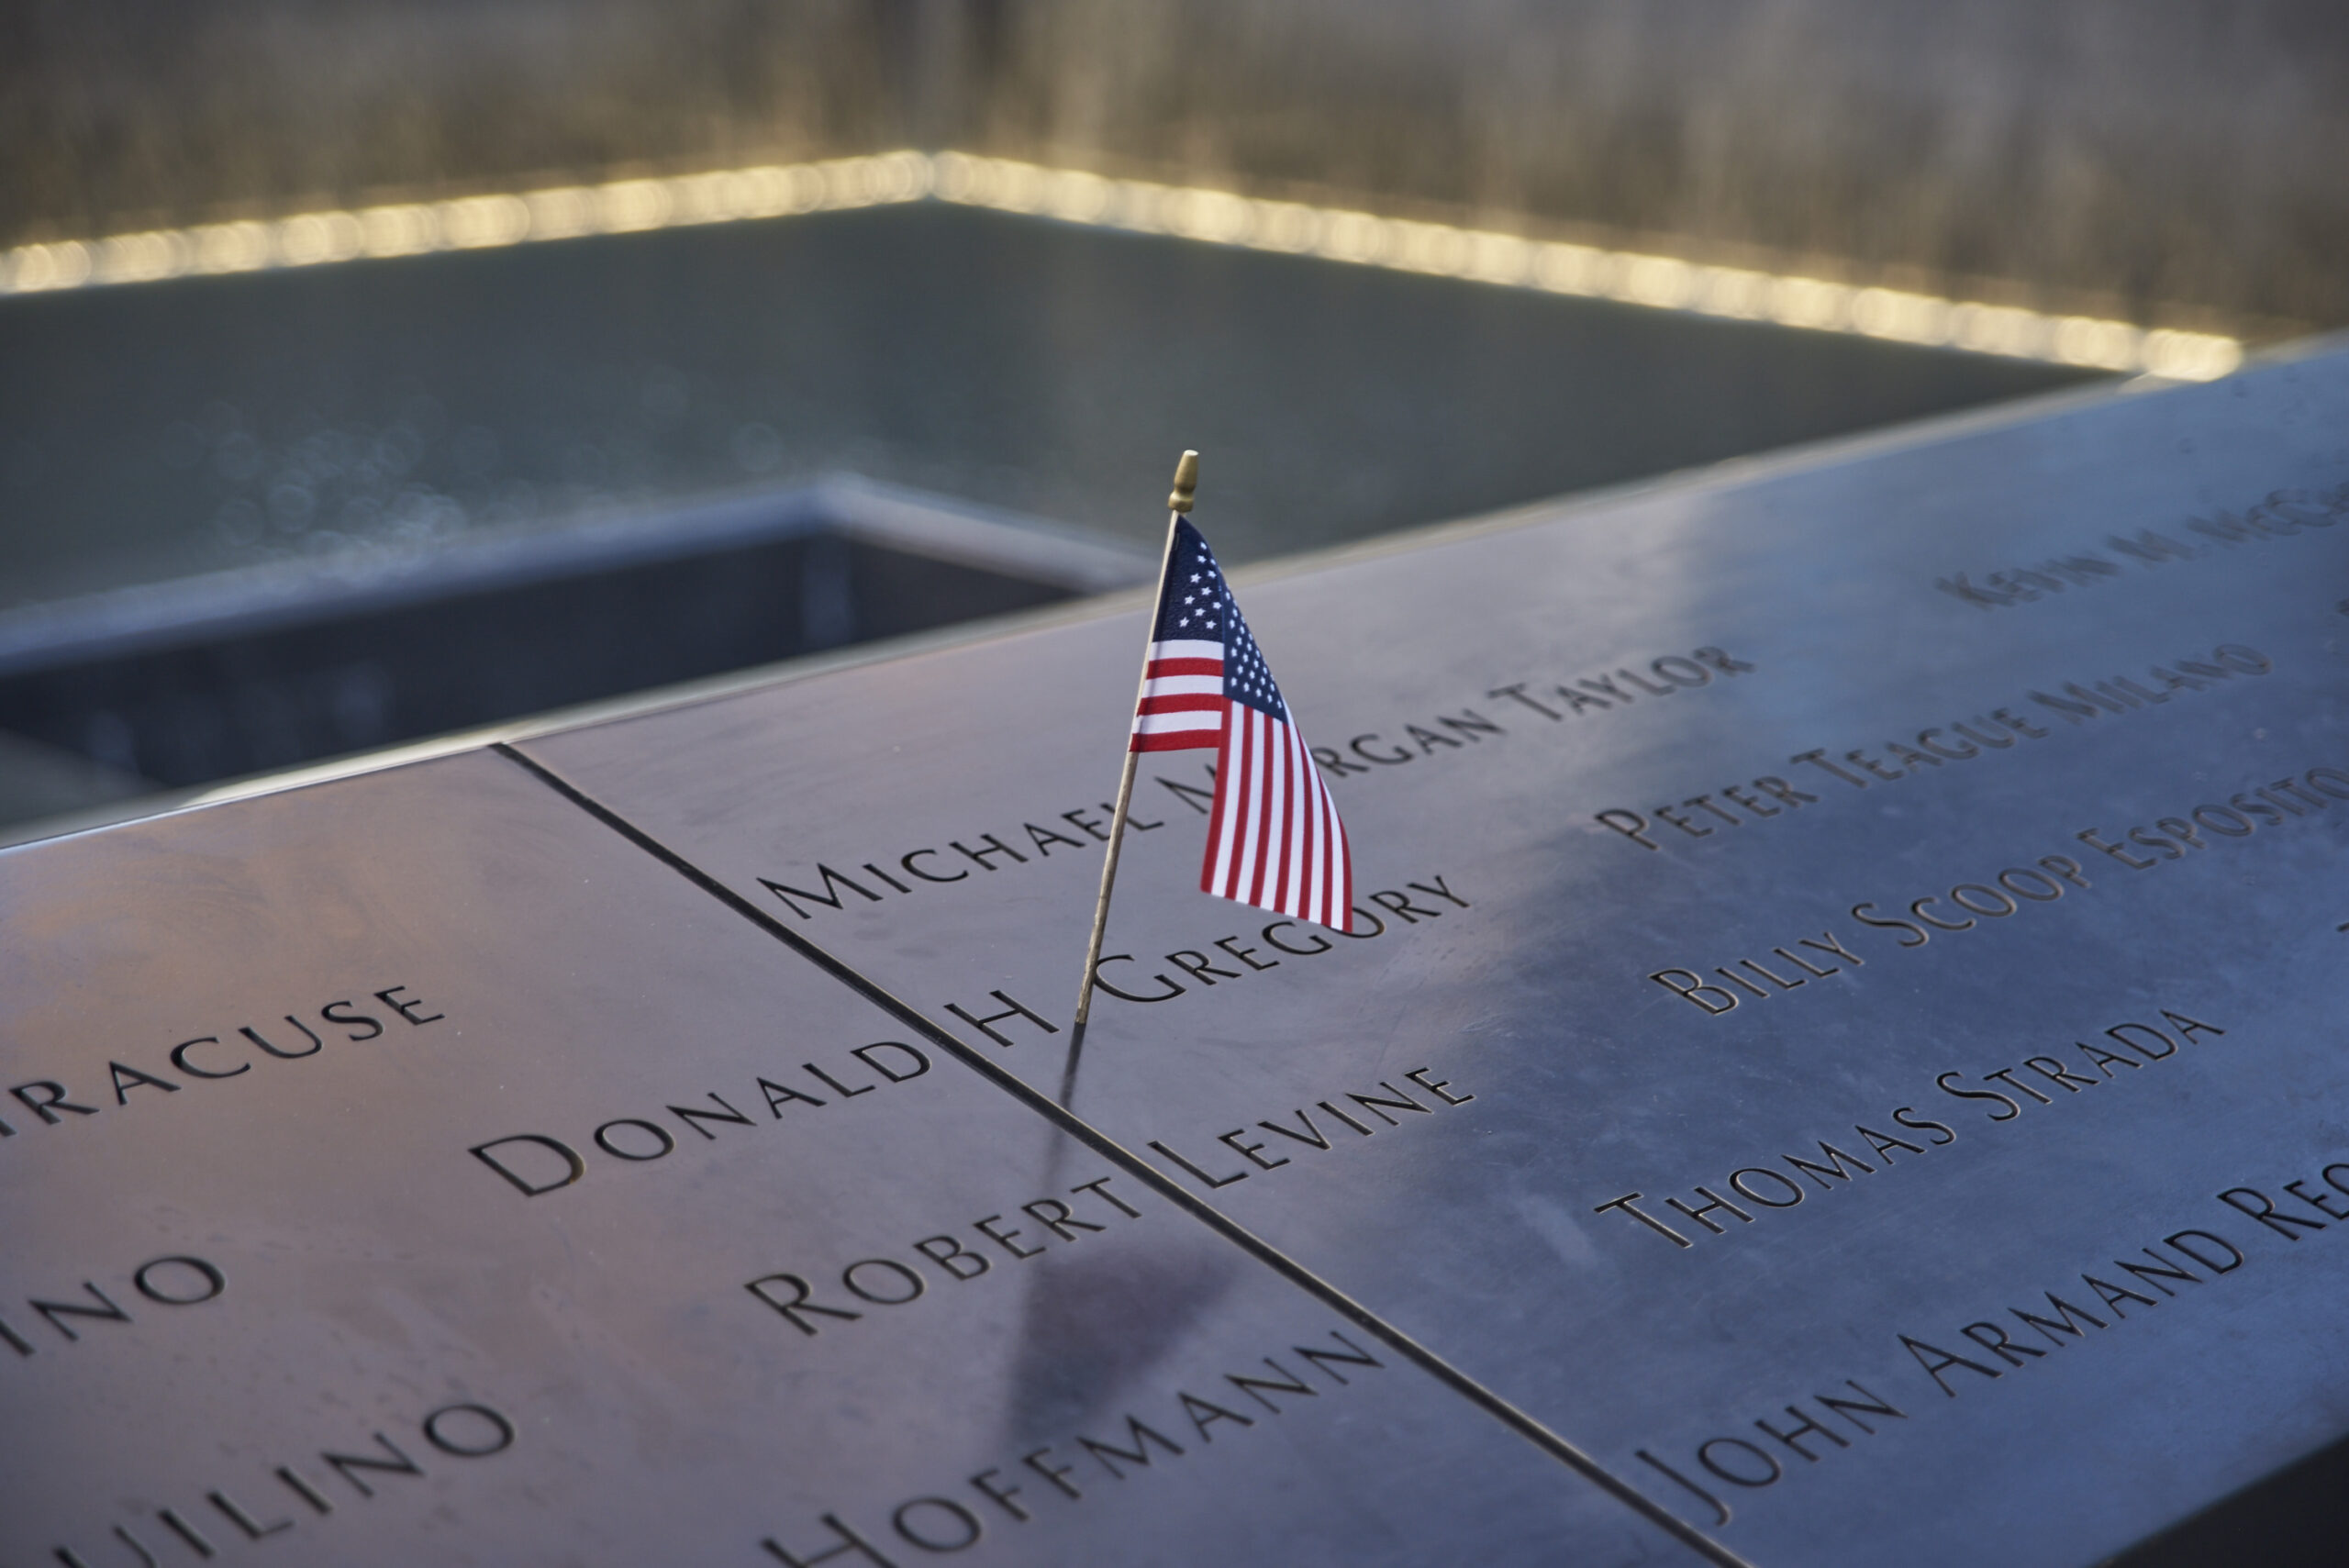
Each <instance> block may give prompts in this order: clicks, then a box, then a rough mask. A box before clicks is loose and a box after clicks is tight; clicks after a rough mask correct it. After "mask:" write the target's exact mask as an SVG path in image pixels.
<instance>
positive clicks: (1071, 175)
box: [0, 152, 2243, 381]
mask: <svg viewBox="0 0 2349 1568" xmlns="http://www.w3.org/2000/svg"><path fill="white" fill-rule="evenodd" d="M925 196H936V197H938V198H939V199H941V200H944V201H949V202H954V203H958V204H963V205H967V206H985V207H994V208H997V209H1000V210H1003V211H1007V212H1019V213H1030V214H1036V215H1039V216H1042V217H1052V218H1056V219H1059V220H1061V221H1063V222H1067V223H1077V224H1087V225H1096V226H1100V227H1106V228H1124V229H1130V230H1134V231H1137V232H1141V233H1149V234H1170V235H1175V236H1179V237H1181V238H1183V239H1196V240H1203V241H1206V242H1208V243H1210V244H1219V245H1238V246H1244V247H1247V248H1250V249H1252V250H1276V251H1283V252H1286V253H1289V254H1293V255H1301V256H1317V257H1320V258H1322V259H1323V260H1326V261H1343V262H1349V263H1353V264H1356V265H1362V266H1375V267H1387V268H1393V269H1396V270H1397V271H1402V272H1427V273H1433V274H1436V275H1438V276H1442V277H1455V278H1465V279H1470V280H1474V281H1477V282H1481V283H1487V284H1501V285H1504V286H1508V287H1515V288H1531V289H1539V290H1543V291H1546V292H1549V293H1553V294H1564V295H1580V296H1583V297H1586V298H1593V299H1611V300H1620V301H1623V302H1625V303H1628V304H1632V305H1641V306H1653V307H1655V308H1658V309H1666V310H1687V311H1695V312H1698V313H1700V314H1703V315H1708V316H1721V317H1736V318H1740V319H1743V320H1753V321H1773V322H1777V323H1779V324H1781V325H1784V326H1788V327H1803V328H1813V329H1816V330H1821V331H1833V332H1852V333H1858V334H1861V335H1864V336H1867V337H1872V338H1886V339H1894V340H1897V341H1899V342H1906V343H1918V344H1926V345H1932V346H1936V347H1950V348H1958V349H1967V350H1974V351H1976V352H1979V353H1988V354H2002V355H2007V356H2009V357H2012V358H2017V359H2028V360H2041V361H2052V362H2055V363H2060V364H2070V365H2080V366H2084V367H2088V368H2093V369H2099V370H2110V371H2121V372H2144V373H2151V374H2154V375H2160V376H2166V377H2169V378H2171V379H2174V380H2179V381H2209V380H2212V379H2214V378H2216V377H2219V376H2222V375H2225V374H2227V373H2229V372H2231V371H2232V370H2233V369H2234V368H2235V367H2236V366H2237V365H2238V364H2240V363H2241V362H2242V361H2243V345H2242V344H2241V343H2239V342H2237V341H2236V340H2235V339H2232V338H2227V337H2221V336H2219V335H2217V334H2214V333H2207V332H2182V331H2176V330H2171V329H2168V328H2155V329H2153V330H2147V329H2145V328H2140V327H2135V326H2132V325H2131V324H2130V323H2128V322H2125V321H2108V320H2099V319H2097V318H2095V317H2087V316H2063V317H2058V316H2050V315H2045V314H2043V313H2041V312H2038V311H2032V310H2022V309H2018V308H2016V307H2014V306H1998V305H1985V304H1979V303H1971V302H1966V301H1962V300H1952V299H1943V298H1938V297H1936V296H1934V295H1922V294H1910V293H1907V292H1904V291H1902V290H1898V289H1887V288H1864V287H1856V286H1854V285H1852V284H1842V283H1836V282H1831V281H1830V280H1827V279H1823V278H1809V277H1800V276H1789V275H1786V274H1781V273H1774V272H1755V271H1752V270H1749V269H1745V268H1741V267H1716V266H1706V265H1701V264H1698V263H1695V262H1690V261H1681V260H1679V259H1678V258H1676V257H1672V256H1658V255H1644V254H1641V253H1639V252H1635V251H1627V250H1603V249H1600V248H1598V247H1596V246H1589V245H1575V244H1568V243H1564V242H1562V241H1555V240H1537V239H1524V238H1522V237H1520V236H1518V235H1514V234H1505V233H1497V232H1493V231H1489V230H1480V229H1470V228H1454V227H1453V226H1452V225H1449V224H1441V223H1419V222H1413V221H1411V220H1409V219H1406V218H1392V217H1378V216H1376V215H1375V214H1373V213H1366V212H1352V211H1346V210H1344V209H1341V208H1333V207H1322V206H1308V205H1305V204H1303V203H1298V202H1282V201H1265V200H1260V199H1257V198H1253V197H1249V196H1241V195H1233V194H1231V193H1230V192H1228V191H1217V190H1208V189H1201V188H1198V187H1193V186H1182V185H1162V184H1153V183H1150V182H1147V181H1141V180H1112V179H1105V178H1103V177H1102V176H1100V175H1097V174H1089V173H1085V172H1080V171H1076V170H1066V169H1048V168H1042V167H1039V166H1037V165H1035V164H1030V163H1018V162H1013V161H1008V160H1004V159H997V158H979V157H974V156H971V155H968V154H965V153H960V152H946V153H941V154H938V155H937V156H935V157H932V156H930V155H927V154H924V153H919V152H889V153H882V154H878V155H875V156H873V157H868V158H841V159H833V160H830V161H825V162H820V163H798V164H790V165H768V166H763V167H760V168H751V169H728V170H720V171H718V172H711V173H705V174H687V175H681V176H678V177H675V178H670V179H641V180H616V181H612V182H609V183H605V184H600V185H565V186H559V187H554V188H551V189H547V190H537V191H524V192H520V193H517V194H511V195H477V196H463V197H459V198H456V199H454V200H451V201H442V202H426V203H406V204H399V205H394V206H373V207H362V208H360V209H358V210H356V211H328V212H309V213H300V214H297V215H295V216H294V217H286V218H281V219H278V220H276V221H274V222H268V223H262V222H246V223H220V224H208V225H205V226H203V227H200V228H180V229H155V230H150V231H148V232H145V233H139V234H119V235H116V236H114V237H113V238H111V239H101V240H93V241H86V242H84V241H79V240H64V241H61V242H58V243H54V244H48V245H25V246H19V247H18V248H17V249H16V250H10V251H7V252H6V253H0V295H8V294H28V293H33V292H37V291H40V290H47V289H63V288H77V287H83V286H86V285H91V284H128V283H145V282H150V281H153V280H157V279H161V278H173V277H183V276H187V275H191V274H201V273H213V272H252V271H256V270H258V269H261V268H264V267H303V266H313V265H317V264H320V263H324V262H329V261H355V260H358V259H360V258H362V257H385V256H410V255H415V254H417V253H419V252H423V251H429V250H479V249H484V248H487V247H494V246H502V245H516V244H520V243H523V242H525V241H529V240H540V239H572V238H574V237H576V236H579V235H584V234H626V233H635V232H640V231H642V230H645V229H653V228H675V227H679V226H683V225H688V224H698V223H724V222H730V221H736V220H740V219H746V218H769V217H785V216H787V215H790V214H794V213H807V212H819V211H827V210H832V209H836V208H841V207H858V206H881V205H885V204H890V203H896V202H910V201H918V200H920V199H922V198H923V197H925Z"/></svg>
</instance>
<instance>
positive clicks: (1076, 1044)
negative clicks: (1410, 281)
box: [1060, 451, 1199, 1106]
mask: <svg viewBox="0 0 2349 1568" xmlns="http://www.w3.org/2000/svg"><path fill="white" fill-rule="evenodd" d="M1198 487H1199V454H1198V453H1197V452H1195V451H1186V452H1185V453H1184V454H1183V456H1182V459H1181V461H1179V462H1176V463H1175V488H1174V490H1173V491H1172V492H1170V493H1169V494H1168V495H1167V497H1166V548H1165V549H1164V550H1162V551H1160V553H1159V557H1158V592H1157V593H1155V594H1153V595H1152V596H1151V601H1150V626H1149V628H1148V629H1147V630H1146V631H1145V632H1144V633H1143V634H1142V650H1141V680H1140V682H1139V683H1138V684H1136V685H1135V687H1134V706H1133V709H1132V711H1133V712H1136V713H1139V712H1141V695H1142V693H1143V692H1144V691H1145V690H1147V689H1148V687H1149V684H1150V645H1151V643H1152V641H1154V640H1155V639H1157V636H1158V610H1159V606H1161V605H1163V604H1164V603H1165V600H1166V573H1167V570H1168V566H1169V563H1170V562H1173V561H1174V559H1175V524H1176V523H1177V522H1179V521H1180V520H1181V519H1182V517H1183V515H1184V514H1185V513H1186V512H1188V511H1189V510H1190V509H1191V497H1192V495H1194V494H1195V493H1196V492H1197V489H1198ZM1140 763H1141V752H1139V751H1135V750H1134V749H1133V740H1132V738H1131V737H1130V736H1129V737H1128V738H1127V741H1126V771H1125V773H1123V774H1121V775H1120V776H1119V780H1118V808H1117V810H1116V811H1115V812H1114V813H1112V814H1111V816H1110V817H1109V848H1108V852H1107V853H1106V854H1105V855H1104V856H1103V857H1102V860H1101V895H1100V897H1099V898H1098V899H1097V900H1096V901H1095V902H1094V906H1093V936H1092V938H1091V940H1088V941H1087V942H1086V943H1085V979H1084V982H1083V983H1082V984H1080V985H1078V987H1077V991H1076V1026H1075V1028H1074V1029H1071V1030H1070V1031H1069V1041H1068V1065H1067V1067H1066V1068H1065V1069H1063V1072H1062V1073H1061V1096H1060V1103H1061V1104H1062V1106H1067V1105H1068V1103H1069V1098H1070V1096H1071V1095H1074V1094H1075V1092H1076V1059H1077V1054H1078V1052H1080V1051H1083V1050H1084V1049H1085V1019H1086V1018H1089V1017H1090V1016H1091V1015H1092V1012H1093V972H1094V971H1095V970H1096V969H1097V968H1098V967H1099V965H1100V962H1101V935H1102V933H1103V932H1104V931H1106V930H1108V927H1109V891H1110V889H1112V888H1113V887H1115V886H1116V885H1117V884H1118V851H1119V848H1120V847H1121V846H1122V845H1123V844H1124V843H1125V841H1126V815H1127V811H1128V809H1129V807H1130V806H1132V804H1133V798H1134V769H1135V768H1136V767H1137V766H1138V765H1139V764H1140Z"/></svg>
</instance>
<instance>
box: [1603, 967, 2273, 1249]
mask: <svg viewBox="0 0 2349 1568" xmlns="http://www.w3.org/2000/svg"><path fill="white" fill-rule="evenodd" d="M2159 1011H2160V1014H2161V1018H2162V1023H2161V1024H2160V1025H2156V1024H2148V1023H2141V1022H2137V1021H2134V1020H2132V1021H2129V1022H2125V1023H2119V1024H2114V1025H2111V1026H2110V1027H2109V1028H2107V1029H2104V1030H2103V1031H2102V1034H2103V1038H2104V1039H2105V1040H2108V1041H2110V1044H2108V1045H2099V1044H2096V1043H2094V1042H2093V1041H2090V1040H2073V1041H2072V1042H2071V1043H2070V1045H2069V1046H2068V1047H2062V1046H2057V1047H2051V1048H2050V1049H2049V1050H2047V1051H2043V1052H2041V1053H2040V1054H2037V1055H2033V1056H2026V1057H2024V1058H2023V1059H2022V1060H2021V1062H2020V1063H2018V1064H2016V1065H2014V1066H2010V1067H2001V1068H1998V1070H1997V1071H1996V1072H1991V1073H1976V1074H1974V1075H1973V1076H1970V1077H1969V1076H1968V1075H1967V1074H1966V1073H1963V1072H1958V1071H1951V1072H1947V1073H1941V1074H1939V1075H1938V1076H1936V1077H1935V1078H1934V1079H1933V1088H1934V1089H1935V1091H1937V1092H1938V1093H1939V1094H1940V1095H1943V1096H1944V1097H1945V1098H1946V1099H1948V1100H1954V1101H1955V1102H1957V1105H1956V1106H1949V1105H1942V1104H1939V1102H1936V1101H1933V1100H1932V1099H1931V1098H1930V1097H1928V1096H1923V1095H1920V1103H1921V1104H1924V1105H1927V1106H1936V1105H1938V1108H1939V1115H1941V1116H1945V1117H1950V1118H1953V1120H1962V1121H1964V1122H1965V1124H1966V1125H1968V1126H1972V1125H1974V1123H1975V1119H1976V1118H1975V1115H1973V1114H1967V1115H1965V1116H1963V1117H1961V1116H1960V1114H1959V1111H1960V1109H1961V1108H1962V1109H1963V1110H1965V1112H1968V1113H1977V1112H1978V1114H1979V1116H1980V1117H1982V1118H1987V1120H1989V1121H1991V1122H1994V1123H2003V1122H2011V1121H2015V1120H2017V1119H2019V1118H2021V1117H2022V1116H2023V1115H2024V1112H2025V1110H2026V1108H2028V1107H2031V1106H2060V1105H2064V1104H2066V1103H2068V1100H2069V1096H2072V1095H2078V1094H2081V1093H2083V1092H2084V1091H2087V1090H2089V1089H2095V1088H2099V1087H2101V1086H2103V1085H2105V1084H2126V1083H2133V1082H2135V1081H2136V1080H2137V1078H2138V1077H2139V1075H2140V1074H2141V1073H2143V1070H2144V1069H2145V1068H2146V1067H2147V1066H2148V1065H2150V1064H2153V1063H2157V1062H2167V1061H2169V1060H2171V1059H2172V1058H2174V1057H2176V1056H2177V1055H2178V1054H2179V1052H2180V1050H2181V1048H2182V1047H2183V1046H2189V1045H2197V1044H2199V1043H2201V1037H2202V1036H2204V1035H2208V1036H2210V1038H2211V1039H2212V1040H2217V1039H2220V1038H2222V1037H2223V1036H2224V1035H2225V1034H2226V1033H2227V1031H2226V1030H2225V1029H2221V1028H2220V1027H2219V1026H2218V1025H2216V1024H2211V1023H2205V1022H2203V1021H2202V1020H2201V1019H2199V1018H2192V1017H2189V1016H2188V1015H2187V1014H2185V1013H2180V1012H2176V1011H2173V1010H2172V1009H2170V1008H2167V1007H2164V1008H2161V1009H2159ZM2163 1026H2166V1028H2165V1027H2163ZM2067 1052H2068V1053H2067ZM2116 1068H2126V1069H2128V1071H2127V1072H2115V1071H2114V1069H2116ZM1977 1085H1978V1086H1977ZM1984 1107H1988V1108H1984ZM1875 1121H1876V1125H1874V1126H1872V1125H1870V1124H1869V1123H1866V1122H1854V1123H1853V1124H1852V1131H1851V1134H1850V1135H1849V1136H1848V1137H1844V1136H1843V1135H1842V1134H1838V1135H1837V1136H1838V1137H1842V1138H1843V1143H1842V1144H1837V1143H1832V1142H1830V1141H1829V1140H1826V1139H1824V1138H1822V1139H1820V1140H1818V1144H1819V1152H1818V1155H1817V1157H1816V1158H1813V1157H1812V1156H1811V1155H1809V1154H1807V1153H1806V1154H1782V1155H1779V1156H1777V1157H1776V1160H1775V1162H1771V1163H1768V1164H1762V1163H1755V1164H1750V1165H1745V1166H1742V1167H1740V1168H1739V1169H1737V1170H1734V1171H1732V1172H1731V1173H1730V1174H1729V1176H1728V1177H1727V1178H1726V1179H1725V1180H1722V1181H1720V1182H1719V1183H1717V1184H1714V1185H1706V1186H1697V1187H1692V1188H1690V1189H1688V1195H1687V1197H1677V1196H1666V1197H1664V1198H1663V1199H1662V1200H1661V1203H1662V1207H1661V1208H1660V1209H1658V1210H1657V1212H1655V1213H1651V1212H1649V1211H1648V1210H1647V1209H1644V1208H1642V1207H1640V1205H1641V1203H1642V1202H1643V1201H1644V1202H1647V1203H1649V1204H1651V1205H1654V1204H1655V1203H1656V1202H1657V1201H1658V1200H1656V1199H1654V1198H1651V1197H1649V1196H1648V1195H1647V1194H1645V1193H1642V1192H1630V1193H1626V1194H1624V1195H1622V1196H1620V1197H1617V1198H1610V1199H1609V1200H1608V1201H1607V1202H1605V1203H1602V1204H1598V1205H1597V1206H1596V1207H1593V1208H1592V1210H1591V1212H1592V1213H1594V1214H1607V1213H1609V1212H1613V1213H1618V1214H1620V1215H1622V1216H1623V1217H1624V1218H1627V1219H1631V1220H1636V1221H1637V1222H1638V1223H1639V1224H1641V1225H1642V1226H1644V1227H1645V1228H1646V1229H1647V1230H1648V1231H1649V1232H1650V1233H1652V1234H1653V1235H1656V1236H1660V1237H1662V1238H1663V1239H1664V1240H1667V1241H1670V1242H1672V1243H1673V1244H1674V1245H1675V1246H1676V1247H1682V1248H1689V1247H1694V1246H1696V1245H1697V1242H1698V1240H1699V1239H1701V1238H1703V1237H1706V1236H1734V1235H1738V1234H1741V1233H1742V1227H1745V1226H1749V1225H1753V1224H1754V1223H1756V1222H1757V1221H1759V1220H1762V1219H1765V1218H1768V1217H1769V1216H1770V1215H1771V1214H1773V1213H1776V1212H1778V1211H1780V1210H1784V1209H1789V1208H1795V1207H1799V1206H1800V1205H1801V1204H1802V1203H1803V1202H1804V1201H1805V1200H1806V1199H1808V1198H1810V1197H1812V1196H1813V1195H1815V1193H1820V1194H1823V1193H1832V1192H1836V1191H1838V1190H1840V1189H1841V1188H1843V1187H1850V1186H1853V1185H1854V1184H1855V1183H1856V1181H1857V1180H1858V1179H1859V1178H1861V1177H1864V1176H1874V1175H1877V1174H1884V1173H1890V1172H1891V1171H1892V1170H1893V1169H1895V1168H1896V1167H1898V1166H1899V1165H1902V1164H1914V1163H1915V1162H1917V1160H1919V1159H1920V1158H1921V1157H1922V1156H1924V1155H1925V1154H1926V1153H1928V1152H1930V1151H1932V1150H1935V1149H1945V1148H1947V1147H1949V1146H1950V1145H1951V1144H1953V1143H1955V1142H1957V1141H1958V1140H1959V1139H1958V1132H1957V1129H1956V1128H1955V1127H1953V1126H1952V1125H1950V1123H1949V1122H1944V1121H1939V1120H1936V1119H1934V1118H1933V1116H1932V1115H1930V1114H1927V1113H1925V1112H1920V1110H1919V1109H1918V1108H1917V1106H1914V1105H1902V1106H1893V1107H1892V1108H1891V1109H1890V1110H1888V1111H1886V1112H1885V1113H1883V1114H1882V1115H1881V1116H1879V1117H1877V1118H1875ZM2032 1125H2033V1126H2036V1125H2038V1123H2037V1120H2036V1118H2034V1119H2033V1122H2032ZM1893 1129H1898V1130H1893ZM1904 1133H1905V1134H1907V1136H1906V1137H1904V1136H1902V1135H1903V1134H1904ZM1845 1145H1848V1146H1849V1147H1848V1148H1847V1147H1845ZM1903 1156H1906V1158H1905V1159H1904V1158H1903ZM1871 1162H1873V1163H1871ZM1781 1167H1783V1169H1782V1168H1781ZM1720 1189H1726V1190H1725V1191H1724V1190H1720ZM1731 1194H1735V1196H1734V1197H1732V1196H1731ZM1666 1211H1669V1212H1666ZM1731 1220H1734V1221H1735V1222H1736V1224H1735V1225H1731V1224H1729V1223H1727V1222H1728V1221H1731Z"/></svg>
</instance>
